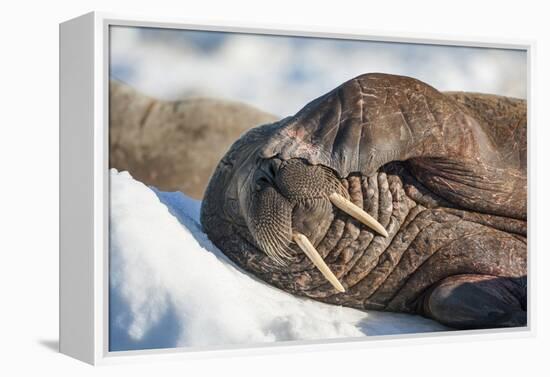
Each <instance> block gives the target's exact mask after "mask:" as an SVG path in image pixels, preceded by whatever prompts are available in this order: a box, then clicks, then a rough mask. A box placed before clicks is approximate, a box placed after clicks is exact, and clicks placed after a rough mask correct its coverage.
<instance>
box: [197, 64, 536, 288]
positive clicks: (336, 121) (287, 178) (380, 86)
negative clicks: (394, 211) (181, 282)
mask: <svg viewBox="0 0 550 377" xmlns="http://www.w3.org/2000/svg"><path fill="white" fill-rule="evenodd" d="M510 132H515V131H514V130H512V131H510ZM501 134H502V133H500V134H499V135H501ZM497 136H498V135H496V134H495V133H494V132H493V131H492V130H491V129H489V127H488V126H487V124H485V123H484V122H482V121H480V120H479V119H478V118H476V117H475V116H474V115H473V114H472V113H471V112H470V111H469V110H468V109H467V108H466V107H464V106H462V105H460V104H459V103H458V102H457V101H455V100H454V99H452V98H450V97H449V96H447V95H445V94H443V93H440V92H438V91H437V90H436V89H434V88H432V87H430V86H429V85H427V84H425V83H422V82H420V81H418V80H415V79H412V78H408V77H401V76H393V75H385V74H368V75H362V76H359V77H357V78H355V79H352V80H350V81H348V82H346V83H344V84H342V85H341V86H339V87H338V88H336V89H334V90H333V91H331V92H329V93H327V94H325V95H323V96H321V97H319V98H317V99H316V100H314V101H312V102H311V103H309V104H307V105H306V106H305V107H304V108H303V109H302V110H301V111H299V112H298V113H297V114H296V115H295V116H292V117H288V118H285V119H283V120H281V121H279V122H275V123H272V124H267V125H264V126H261V127H257V128H254V129H252V130H250V131H248V132H247V133H246V134H244V135H243V136H242V137H241V138H240V139H239V140H238V141H236V142H235V143H234V144H233V146H232V147H231V148H230V150H229V151H228V152H227V154H226V155H225V156H224V157H223V159H222V160H221V161H220V163H219V165H218V167H217V169H216V171H215V173H214V175H213V176H212V178H211V180H210V182H209V185H208V188H207V190H206V194H205V197H204V200H203V204H202V210H201V222H202V225H203V228H204V230H205V232H206V233H207V234H208V236H209V237H210V239H211V240H212V241H213V242H214V243H215V244H216V245H217V246H218V247H220V249H221V250H222V251H223V252H224V253H225V254H226V255H228V256H229V257H230V258H231V259H232V260H233V261H235V262H236V263H237V264H238V265H240V266H241V267H243V268H245V269H246V270H248V271H251V272H252V273H253V274H255V275H257V276H259V277H261V278H263V279H265V280H267V281H269V282H271V283H274V284H275V285H278V286H280V287H283V288H284V289H286V290H291V291H293V292H295V293H298V294H307V293H304V291H305V290H306V289H307V288H309V285H308V283H307V282H306V280H308V279H309V276H310V275H311V263H313V265H314V266H315V267H316V268H317V270H318V272H320V273H321V274H322V276H323V277H324V278H325V279H326V281H328V282H329V283H330V285H327V286H326V288H325V289H326V290H336V291H337V292H344V291H345V289H346V287H345V284H342V282H341V281H340V280H339V279H338V278H337V276H338V275H339V274H341V273H342V271H343V269H339V267H341V266H332V267H331V266H329V265H327V263H325V261H324V258H325V257H326V255H327V254H328V253H329V252H330V250H329V249H328V248H329V247H328V246H326V245H325V246H323V247H322V248H321V249H318V247H317V246H318V245H319V244H320V243H321V241H322V240H323V239H324V238H325V237H327V233H329V232H330V227H331V224H332V223H333V222H334V220H335V216H336V214H340V215H345V216H349V217H351V218H352V219H355V220H356V221H358V222H359V223H361V224H363V227H364V229H366V230H367V231H368V232H371V233H372V237H379V238H380V239H384V238H386V237H387V236H388V231H387V229H385V226H383V225H382V224H381V223H380V222H379V221H377V219H375V218H374V217H373V216H371V215H369V214H368V213H367V212H366V211H365V210H364V209H363V202H362V201H361V200H360V201H357V200H353V199H352V198H350V195H349V187H348V180H349V178H350V177H353V176H357V177H369V176H372V175H373V174H375V173H377V172H378V171H379V169H380V168H381V167H383V166H384V165H386V164H388V163H392V162H395V161H406V162H407V170H408V171H410V172H411V174H412V175H413V176H414V177H415V179H416V180H417V181H418V182H419V184H420V183H421V184H422V185H423V186H424V187H425V188H427V190H426V192H427V194H425V195H426V196H430V195H431V196H433V198H434V200H440V201H442V200H444V201H445V202H446V203H447V204H448V205H449V206H454V207H457V208H462V209H467V210H475V211H476V212H481V213H488V214H492V215H498V216H507V217H510V218H516V219H524V218H525V216H526V215H525V212H526V209H525V206H526V204H525V203H526V200H525V195H526V194H525V178H524V177H525V174H524V169H525V150H523V149H521V148H519V147H518V146H517V145H516V146H514V145H512V144H510V145H504V146H503V143H505V142H501V141H500V139H498V138H497ZM498 137H501V136H498ZM501 138H502V139H503V140H504V138H503V137H501ZM518 145H521V143H519V144H518ZM503 150H505V151H506V153H503ZM522 171H523V173H522ZM495 177H499V178H498V179H496V178H495ZM518 188H519V189H518ZM390 206H391V202H390ZM355 220H354V221H355ZM386 226H388V225H387V224H386ZM398 226H399V224H398V225H395V227H398ZM396 231H397V229H391V232H390V233H391V234H390V236H393V235H395V233H396ZM383 242H384V241H380V243H381V244H382V243H383ZM335 268H336V271H335V270H334V269H335ZM306 270H308V273H307V276H308V277H304V274H303V272H304V271H306ZM333 292H334V291H333ZM342 294H345V293H342Z"/></svg>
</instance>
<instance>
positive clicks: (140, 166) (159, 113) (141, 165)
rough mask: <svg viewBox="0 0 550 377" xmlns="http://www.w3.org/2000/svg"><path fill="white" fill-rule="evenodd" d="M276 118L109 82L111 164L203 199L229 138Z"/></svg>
mask: <svg viewBox="0 0 550 377" xmlns="http://www.w3.org/2000/svg"><path fill="white" fill-rule="evenodd" d="M276 119H277V118H276V117H275V116H272V115H270V114H267V113H265V112H263V111H260V110H257V109H255V108H253V107H252V106H249V105H246V104H243V103H239V102H232V101H225V100H221V99H213V98H187V99H182V100H179V101H161V100H157V99H153V98H151V97H148V96H145V95H143V94H141V93H139V92H137V91H136V90H134V89H132V88H131V87H129V86H127V85H125V84H123V83H120V82H118V81H111V83H110V119H109V142H110V148H109V166H110V167H114V168H116V169H118V170H128V171H129V172H130V173H131V174H132V176H133V177H134V178H136V179H138V180H139V181H140V182H143V183H145V184H148V185H152V186H155V187H157V188H159V189H161V190H164V191H183V192H184V193H185V194H186V195H189V196H191V197H193V198H195V199H202V196H203V193H204V190H205V188H206V184H207V182H208V178H209V177H210V176H211V175H212V172H213V171H214V169H215V167H216V164H217V163H218V161H219V160H220V158H221V157H222V156H223V153H224V152H225V151H226V150H227V149H228V148H229V146H230V145H231V143H232V142H233V141H234V140H235V139H237V138H238V137H239V136H240V135H241V134H242V133H243V132H245V131H247V130H248V129H250V128H251V127H254V126H257V125H260V124H264V123H267V122H273V121H275V120H276Z"/></svg>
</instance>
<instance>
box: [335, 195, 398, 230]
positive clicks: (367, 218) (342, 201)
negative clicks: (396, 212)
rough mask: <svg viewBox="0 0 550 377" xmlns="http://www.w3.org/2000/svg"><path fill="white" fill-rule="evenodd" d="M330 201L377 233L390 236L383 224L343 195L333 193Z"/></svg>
mask: <svg viewBox="0 0 550 377" xmlns="http://www.w3.org/2000/svg"><path fill="white" fill-rule="evenodd" d="M329 199H330V201H331V202H332V204H334V205H335V206H336V207H338V208H340V209H341V210H342V211H344V212H345V213H347V214H348V215H350V216H351V217H353V218H354V219H356V220H358V221H360V222H362V223H363V224H365V225H366V226H368V227H369V228H371V229H372V230H374V231H376V232H377V233H379V234H381V235H383V236H384V237H387V236H388V232H386V229H384V227H383V226H382V224H380V223H379V222H378V221H376V220H375V219H374V218H373V217H372V216H371V215H369V214H368V213H366V212H365V211H363V210H362V209H361V208H360V207H358V206H356V205H355V204H353V203H352V202H350V201H349V200H348V199H346V198H344V197H343V196H342V195H340V194H337V193H332V194H330V196H329Z"/></svg>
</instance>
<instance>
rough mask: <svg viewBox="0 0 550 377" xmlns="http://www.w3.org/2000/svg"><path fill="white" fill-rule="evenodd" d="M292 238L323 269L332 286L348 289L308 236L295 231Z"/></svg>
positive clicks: (343, 290)
mask: <svg viewBox="0 0 550 377" xmlns="http://www.w3.org/2000/svg"><path fill="white" fill-rule="evenodd" d="M292 239H293V240H294V242H296V244H297V245H298V246H299V247H300V249H302V251H303V252H304V254H305V255H306V256H307V257H308V258H309V259H310V260H311V261H312V262H313V264H314V265H315V267H317V269H318V270H319V271H321V273H322V274H323V276H324V277H325V278H326V279H327V280H328V281H329V283H330V284H332V286H333V287H334V288H336V290H338V292H345V291H346V290H345V289H344V286H343V285H342V283H340V281H339V280H338V278H337V277H336V276H335V275H334V273H333V272H332V271H331V270H330V268H329V267H328V266H327V264H326V263H325V261H324V260H323V257H321V254H319V252H318V251H317V250H316V249H315V246H313V245H312V244H311V242H310V241H309V239H308V238H307V237H306V236H304V235H303V234H301V233H297V232H295V233H294V234H293V235H292Z"/></svg>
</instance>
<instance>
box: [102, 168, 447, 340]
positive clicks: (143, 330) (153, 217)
mask: <svg viewBox="0 0 550 377" xmlns="http://www.w3.org/2000/svg"><path fill="white" fill-rule="evenodd" d="M110 178H111V179H110V184H111V207H110V299H109V300H110V305H109V310H110V331H109V333H110V349H111V351H120V350H131V349H149V348H167V347H186V346H227V345H235V344H257V343H264V342H274V341H287V340H315V339H317V340H319V339H330V338H356V337H364V336H367V335H384V334H398V333H418V332H427V331H439V330H445V328H444V327H443V326H441V325H439V324H437V323H436V322H433V321H430V320H428V319H425V318H422V317H418V316H410V315H405V314H397V313H382V312H369V313H366V312H363V311H359V310H355V309H350V308H344V307H340V306H334V305H327V304H323V303H319V302H316V301H313V300H308V299H303V298H299V297H295V296H292V295H290V294H287V293H285V292H283V291H281V290H278V289H276V288H273V287H271V286H269V285H267V284H265V283H263V282H261V281H259V280H257V279H256V278H254V277H253V276H250V275H248V274H246V273H244V272H243V271H242V270H240V269H239V268H238V267H236V266H235V265H233V264H232V262H230V261H229V260H228V259H227V258H226V257H225V256H224V255H223V253H221V252H220V251H219V250H218V249H217V248H216V247H215V246H214V245H213V244H212V243H211V242H210V241H209V240H208V238H207V236H206V235H205V234H204V233H202V231H201V229H200V224H199V211H200V201H196V200H193V199H190V198H188V197H186V196H185V195H183V194H182V193H179V192H174V193H168V192H161V191H158V190H156V189H155V188H152V187H147V186H145V185H144V184H142V183H141V182H138V181H136V180H134V179H133V178H132V177H131V176H130V175H129V174H128V173H127V172H117V171H116V170H114V169H112V170H111V172H110Z"/></svg>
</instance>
